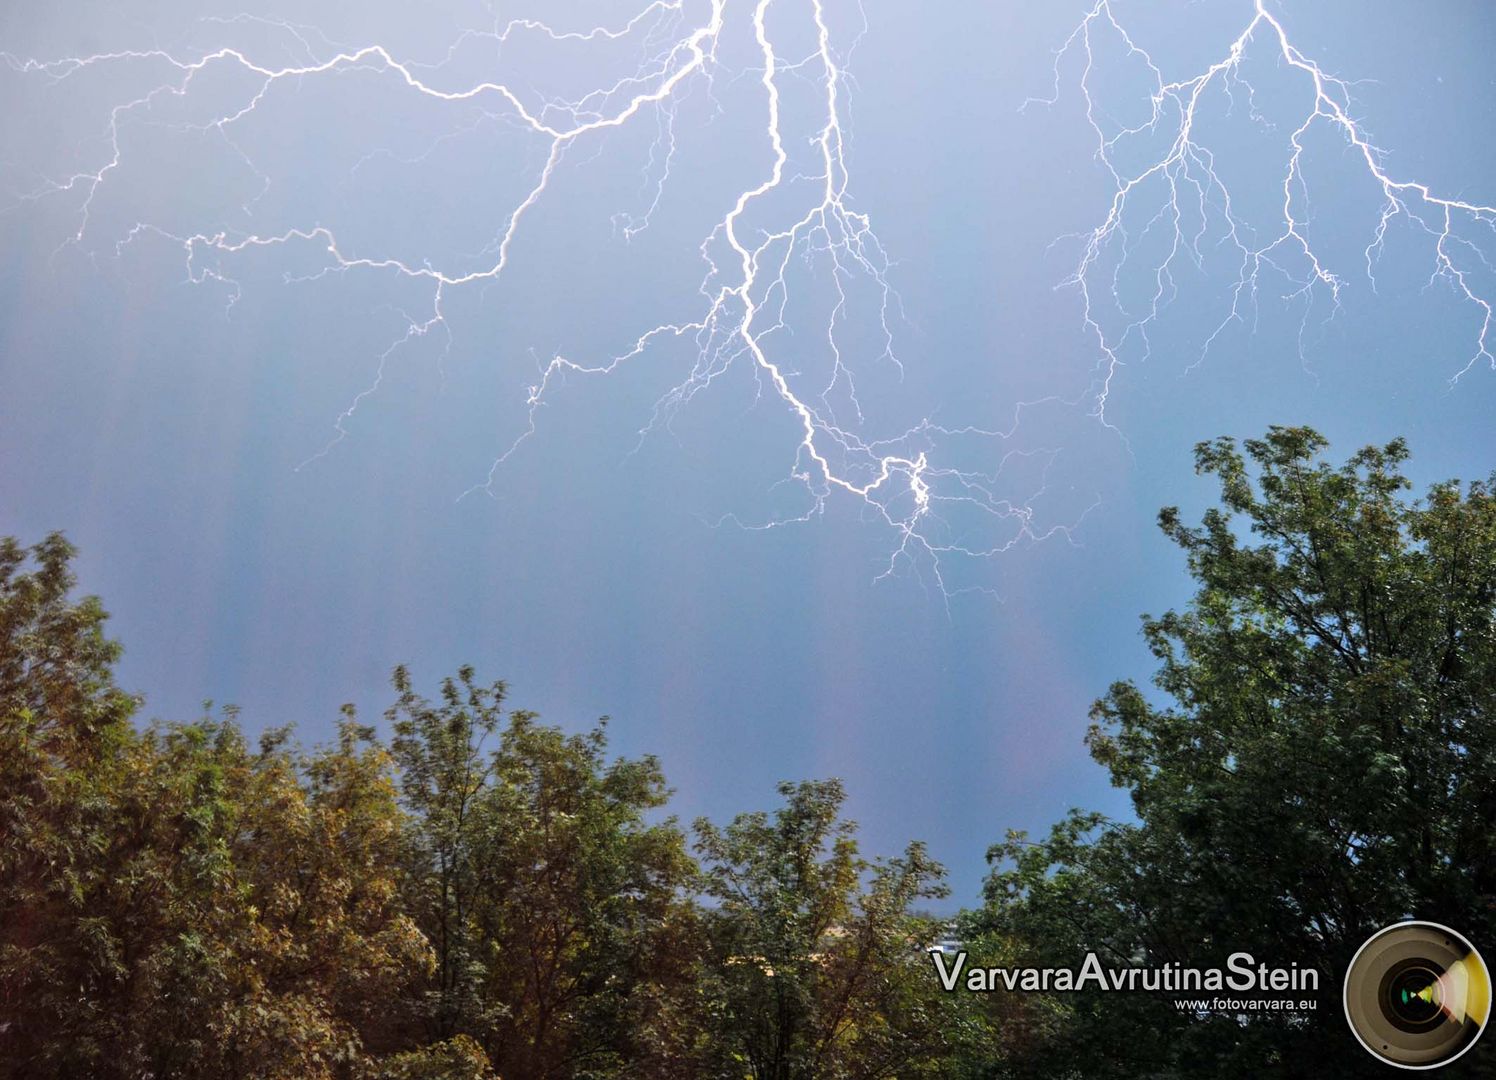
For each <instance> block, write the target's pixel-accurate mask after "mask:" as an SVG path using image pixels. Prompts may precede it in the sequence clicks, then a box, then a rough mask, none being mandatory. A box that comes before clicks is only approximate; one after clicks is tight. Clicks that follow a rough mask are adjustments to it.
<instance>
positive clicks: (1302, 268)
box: [1028, 0, 1496, 419]
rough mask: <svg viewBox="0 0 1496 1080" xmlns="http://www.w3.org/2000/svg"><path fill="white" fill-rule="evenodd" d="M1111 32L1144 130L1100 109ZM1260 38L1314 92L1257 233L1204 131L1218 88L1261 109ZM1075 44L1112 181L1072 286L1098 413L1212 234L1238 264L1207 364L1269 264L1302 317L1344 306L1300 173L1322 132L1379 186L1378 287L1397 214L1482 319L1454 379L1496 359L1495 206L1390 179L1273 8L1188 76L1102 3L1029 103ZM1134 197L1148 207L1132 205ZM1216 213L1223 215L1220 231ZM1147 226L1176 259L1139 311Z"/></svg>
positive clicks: (1260, 2)
mask: <svg viewBox="0 0 1496 1080" xmlns="http://www.w3.org/2000/svg"><path fill="white" fill-rule="evenodd" d="M1103 35H1108V36H1110V37H1111V39H1112V40H1113V41H1114V42H1116V43H1118V44H1120V46H1121V47H1122V49H1123V50H1125V53H1126V55H1127V57H1128V58H1129V59H1131V60H1134V61H1139V62H1141V64H1142V65H1143V67H1144V68H1145V69H1146V71H1147V72H1148V79H1149V80H1151V83H1152V86H1151V89H1150V91H1149V104H1150V109H1149V115H1148V118H1147V119H1146V120H1145V121H1144V122H1143V123H1141V124H1138V125H1135V126H1131V127H1128V126H1118V127H1117V128H1116V130H1113V131H1110V132H1109V131H1108V130H1107V128H1105V127H1104V126H1103V122H1102V120H1101V118H1100V117H1101V114H1102V109H1101V108H1100V106H1099V105H1098V102H1097V98H1096V95H1097V91H1096V90H1095V89H1094V79H1095V76H1096V73H1097V57H1096V46H1097V44H1098V43H1099V42H1101V41H1102V40H1104V38H1103ZM1254 45H1260V46H1261V47H1262V48H1264V49H1266V50H1268V51H1269V52H1270V55H1271V56H1273V57H1274V59H1275V60H1276V61H1277V62H1278V63H1279V64H1280V66H1281V67H1283V68H1286V69H1287V70H1289V71H1291V72H1293V73H1296V74H1297V75H1298V76H1300V77H1302V79H1303V80H1304V94H1303V96H1304V98H1305V99H1306V100H1305V104H1304V107H1303V110H1302V112H1301V113H1299V114H1298V116H1297V119H1296V121H1295V126H1294V127H1293V128H1292V131H1291V133H1290V135H1289V137H1288V149H1287V160H1286V161H1285V163H1284V166H1283V171H1282V179H1281V192H1280V193H1279V194H1280V196H1281V218H1280V220H1278V221H1277V222H1276V223H1275V225H1273V227H1272V228H1270V229H1269V230H1268V232H1269V235H1268V236H1266V237H1265V238H1262V239H1258V238H1257V236H1256V235H1255V234H1254V231H1253V229H1252V228H1251V227H1250V226H1249V225H1248V223H1247V222H1246V220H1245V219H1244V217H1243V216H1242V215H1241V214H1239V213H1238V212H1237V211H1236V209H1235V208H1234V205H1233V200H1232V193H1231V190H1230V189H1229V188H1228V186H1227V184H1226V182H1225V181H1224V180H1223V179H1222V177H1221V175H1220V173H1219V171H1218V169H1217V165H1216V160H1215V157H1214V155H1213V154H1212V152H1211V150H1210V148H1209V147H1208V146H1207V145H1206V143H1205V141H1204V137H1203V135H1202V134H1201V132H1200V127H1201V126H1202V124H1201V119H1202V117H1201V113H1202V102H1203V101H1205V99H1206V95H1207V93H1208V92H1210V91H1212V90H1219V91H1221V92H1222V93H1223V94H1225V95H1226V96H1227V98H1228V99H1229V100H1231V101H1233V102H1234V97H1233V96H1232V95H1233V94H1234V93H1235V92H1237V91H1236V88H1238V87H1244V88H1245V90H1246V93H1247V94H1248V96H1249V98H1253V99H1254V107H1255V93H1256V91H1255V89H1254V87H1253V86H1252V84H1251V83H1250V82H1249V81H1248V80H1247V78H1246V76H1245V75H1244V73H1243V65H1244V63H1245V61H1246V60H1247V57H1248V52H1249V50H1250V49H1251V48H1252V47H1253V46H1254ZM1077 51H1078V52H1079V53H1080V54H1081V55H1082V56H1083V57H1084V67H1083V70H1082V73H1081V76H1080V79H1079V91H1080V94H1081V97H1082V100H1083V101H1084V106H1085V114H1086V118H1087V120H1088V122H1089V124H1090V127H1091V130H1092V132H1093V133H1094V136H1095V143H1096V150H1095V156H1096V159H1097V160H1098V161H1099V162H1100V163H1101V165H1102V166H1103V167H1104V168H1105V169H1106V170H1107V172H1108V174H1109V175H1110V178H1111V180H1112V182H1113V184H1114V190H1113V192H1112V196H1111V201H1110V204H1109V206H1108V208H1107V213H1106V215H1105V217H1104V218H1103V219H1102V221H1101V223H1100V224H1098V225H1097V226H1096V227H1095V228H1094V229H1093V230H1092V231H1091V232H1090V233H1088V234H1085V235H1083V236H1082V237H1081V238H1080V239H1081V246H1082V250H1081V256H1080V260H1079V262H1078V264H1077V265H1076V267H1075V270H1074V272H1073V273H1072V274H1071V276H1070V278H1069V279H1068V282H1067V283H1068V284H1070V285H1073V286H1075V287H1076V288H1077V289H1078V291H1079V292H1080V295H1081V299H1082V305H1083V310H1084V321H1085V328H1086V331H1087V333H1088V335H1090V336H1091V337H1093V338H1094V340H1095V342H1096V345H1097V348H1098V349H1099V353H1100V365H1099V371H1100V375H1099V380H1098V387H1097V390H1096V394H1095V411H1096V413H1097V415H1098V416H1101V417H1102V418H1103V419H1104V418H1105V410H1106V404H1107V398H1108V396H1109V394H1110V392H1111V390H1112V382H1113V379H1114V377H1115V376H1116V374H1117V372H1118V369H1119V368H1120V367H1122V366H1123V365H1124V364H1125V362H1126V361H1125V360H1124V352H1125V350H1126V348H1127V344H1128V342H1129V339H1132V338H1134V337H1136V339H1137V340H1138V342H1139V343H1140V345H1141V351H1142V356H1143V357H1146V356H1147V355H1148V352H1149V350H1150V348H1151V346H1150V343H1149V337H1148V334H1149V329H1150V327H1152V326H1153V324H1154V323H1155V322H1156V321H1157V320H1158V318H1159V315H1160V312H1161V310H1162V309H1163V308H1164V307H1165V306H1166V305H1167V304H1168V302H1169V301H1170V299H1172V298H1173V296H1174V295H1175V294H1176V292H1177V282H1176V279H1175V266H1176V264H1177V263H1178V261H1179V260H1180V259H1182V258H1187V259H1189V260H1191V261H1193V262H1194V263H1195V265H1196V266H1198V265H1199V264H1200V262H1201V260H1202V258H1203V253H1202V247H1201V245H1202V241H1204V240H1205V239H1206V238H1207V237H1209V238H1211V239H1213V240H1215V241H1218V242H1219V243H1220V244H1222V245H1225V246H1228V247H1229V249H1230V250H1232V251H1233V252H1234V253H1235V255H1236V256H1237V257H1239V260H1240V261H1239V264H1238V266H1237V273H1236V278H1235V281H1234V283H1233V284H1232V286H1231V288H1230V305H1229V309H1228V310H1227V312H1226V314H1225V316H1224V317H1223V318H1222V319H1221V321H1220V323H1219V324H1218V325H1217V326H1216V327H1215V329H1214V330H1213V332H1211V333H1210V334H1209V336H1208V337H1207V338H1206V340H1205V342H1204V345H1203V348H1202V350H1201V353H1200V356H1199V358H1198V359H1197V360H1196V361H1195V364H1198V363H1200V362H1201V361H1203V360H1204V359H1205V358H1206V356H1207V355H1208V353H1209V351H1210V349H1211V347H1212V346H1213V345H1214V344H1215V342H1216V341H1217V339H1219V337H1220V336H1221V335H1222V334H1223V333H1224V332H1225V331H1226V330H1227V328H1228V327H1230V326H1231V325H1232V324H1233V323H1243V322H1245V321H1246V318H1247V315H1248V313H1249V312H1255V311H1256V310H1257V303H1258V293H1259V290H1260V288H1261V286H1262V284H1263V277H1264V274H1265V273H1266V272H1267V271H1272V272H1275V273H1276V274H1278V275H1281V276H1282V277H1283V278H1285V279H1286V280H1287V281H1288V282H1289V283H1290V289H1291V292H1290V293H1289V294H1287V296H1286V297H1285V299H1288V298H1299V299H1302V300H1303V301H1304V302H1305V313H1304V319H1305V321H1307V319H1308V312H1309V304H1310V303H1311V302H1312V301H1313V300H1314V298H1315V297H1316V296H1320V297H1325V298H1327V299H1328V301H1329V303H1330V305H1331V314H1332V315H1333V313H1334V312H1335V311H1337V310H1339V305H1340V297H1341V289H1342V287H1343V285H1344V284H1345V281H1346V278H1345V277H1344V276H1343V275H1342V274H1340V273H1337V272H1336V271H1335V270H1334V269H1332V268H1331V266H1330V265H1328V263H1327V262H1326V260H1325V259H1323V258H1322V257H1321V256H1320V254H1319V253H1318V252H1317V251H1316V249H1315V247H1314V245H1313V244H1312V243H1311V242H1310V239H1309V236H1308V234H1307V225H1306V222H1307V207H1306V203H1307V198H1308V192H1307V183H1306V180H1305V176H1304V171H1303V165H1304V155H1305V152H1306V139H1307V137H1308V136H1309V134H1310V133H1311V131H1313V130H1315V129H1316V128H1319V127H1323V128H1327V129H1328V130H1329V131H1330V132H1332V133H1335V134H1338V136H1339V137H1340V138H1341V139H1342V140H1343V141H1344V144H1345V146H1346V147H1347V148H1348V150H1350V151H1351V152H1352V154H1353V156H1354V158H1355V159H1356V160H1357V161H1358V162H1359V163H1360V164H1361V165H1363V166H1364V168H1365V171H1366V175H1367V176H1368V177H1369V179H1370V180H1371V181H1372V182H1373V184H1374V185H1375V187H1376V188H1377V189H1378V190H1379V191H1380V194H1381V199H1382V203H1381V211H1380V216H1379V219H1378V221H1377V223H1376V226H1375V228H1374V229H1373V230H1372V232H1371V236H1370V238H1369V240H1368V243H1367V244H1366V247H1365V252H1364V255H1365V271H1366V275H1367V278H1368V279H1369V281H1370V283H1371V285H1372V287H1373V289H1374V288H1375V285H1376V278H1375V268H1376V264H1377V261H1378V258H1379V257H1380V255H1381V254H1382V253H1383V251H1384V248H1385V243H1386V239H1387V233H1388V229H1389V227H1390V226H1391V225H1392V224H1393V223H1394V221H1396V220H1397V219H1402V220H1403V221H1405V222H1406V223H1409V224H1410V225H1411V226H1412V227H1413V228H1414V229H1417V230H1420V231H1421V232H1422V233H1424V234H1426V235H1427V237H1428V238H1429V240H1430V242H1431V249H1430V254H1431V260H1432V268H1431V271H1430V277H1429V281H1430V283H1433V282H1435V281H1438V280H1443V281H1445V282H1447V283H1448V284H1449V285H1450V286H1451V287H1452V288H1453V290H1454V292H1455V295H1456V296H1457V297H1458V298H1459V299H1460V300H1461V301H1463V302H1464V303H1465V304H1466V305H1467V306H1468V307H1469V308H1471V309H1472V310H1473V314H1474V316H1475V324H1476V325H1475V329H1474V333H1473V342H1472V345H1471V351H1470V353H1469V355H1468V357H1467V358H1466V359H1465V360H1464V363H1463V365H1462V366H1461V367H1460V368H1459V369H1458V370H1457V371H1456V372H1455V373H1454V374H1453V376H1452V378H1451V382H1455V381H1457V380H1458V379H1459V378H1460V377H1461V376H1463V375H1465V374H1467V373H1468V372H1469V371H1470V370H1471V369H1472V368H1473V367H1474V366H1475V365H1476V364H1477V363H1478V362H1480V361H1485V362H1486V363H1487V364H1490V365H1492V366H1493V367H1496V355H1493V353H1492V342H1491V331H1492V316H1493V308H1492V304H1493V299H1492V296H1491V295H1489V294H1488V293H1486V292H1485V291H1483V288H1482V286H1480V285H1478V284H1477V282H1476V279H1477V277H1478V276H1479V275H1480V273H1481V272H1482V271H1485V272H1489V271H1490V269H1491V264H1490V263H1489V262H1488V261H1487V259H1486V256H1485V255H1484V254H1483V253H1482V251H1481V249H1480V246H1479V245H1478V244H1477V243H1476V242H1475V241H1474V240H1472V239H1471V238H1470V235H1469V234H1468V232H1471V231H1473V232H1474V233H1475V234H1476V235H1478V236H1479V237H1481V238H1482V239H1483V240H1485V241H1487V242H1488V241H1489V240H1491V239H1492V238H1493V237H1496V207H1493V206H1490V205H1486V204H1483V203H1477V202H1467V201H1465V200H1463V199H1455V198H1449V197H1446V196H1442V195H1440V194H1437V193H1436V192H1435V190H1434V188H1433V187H1432V185H1430V184H1428V183H1425V182H1422V181H1418V180H1409V179H1402V178H1398V177H1396V176H1394V175H1393V173H1392V172H1391V171H1390V170H1389V168H1388V167H1387V165H1386V160H1387V157H1386V154H1385V153H1384V151H1383V150H1381V149H1380V148H1378V147H1377V146H1376V144H1375V143H1373V142H1372V140H1371V138H1370V136H1369V135H1368V133H1367V131H1366V128H1365V126H1364V124H1363V123H1362V122H1361V121H1359V120H1357V119H1356V118H1355V117H1354V116H1352V114H1351V108H1352V106H1351V94H1350V85H1351V84H1349V83H1348V82H1347V81H1346V80H1344V79H1341V78H1337V77H1336V76H1334V75H1332V74H1330V73H1328V72H1326V71H1325V70H1323V69H1322V68H1321V67H1320V66H1319V65H1318V64H1317V63H1316V62H1315V61H1314V60H1312V59H1310V58H1309V57H1308V56H1306V55H1305V53H1304V52H1303V51H1301V50H1300V49H1299V48H1298V47H1297V46H1296V45H1294V43H1293V42H1292V41H1291V40H1290V38H1289V34H1288V31H1287V29H1286V28H1285V26H1284V23H1283V21H1282V20H1281V19H1280V18H1279V17H1277V16H1275V15H1274V14H1272V13H1271V12H1270V11H1269V10H1268V8H1267V4H1266V2H1265V0H1254V4H1253V10H1252V16H1251V19H1250V20H1249V21H1248V23H1247V25H1246V26H1245V28H1244V29H1243V30H1242V31H1241V32H1240V33H1239V34H1238V35H1237V36H1236V38H1235V39H1234V40H1232V42H1231V44H1230V46H1229V47H1228V48H1227V50H1226V51H1225V54H1224V55H1223V56H1221V58H1220V59H1218V60H1216V61H1215V62H1214V63H1212V64H1210V65H1209V66H1208V67H1206V68H1205V69H1204V70H1202V71H1199V72H1198V73H1196V74H1193V75H1190V76H1188V77H1187V78H1182V79H1170V78H1167V77H1166V76H1165V75H1164V73H1163V71H1162V70H1161V68H1160V66H1159V64H1158V63H1157V62H1155V60H1154V57H1153V56H1152V55H1151V54H1150V53H1149V52H1148V51H1147V50H1145V49H1144V48H1143V47H1142V46H1140V45H1139V44H1138V43H1137V42H1136V41H1135V40H1134V38H1133V37H1132V35H1131V34H1130V33H1129V32H1128V30H1127V29H1126V28H1125V27H1124V25H1123V23H1122V21H1120V20H1119V19H1118V17H1117V15H1116V13H1115V11H1114V10H1113V2H1112V0H1096V3H1095V5H1094V6H1093V7H1092V8H1091V9H1090V11H1089V12H1088V13H1087V14H1086V15H1085V17H1084V18H1083V19H1082V21H1081V23H1080V25H1079V26H1077V27H1076V29H1075V30H1074V32H1073V33H1072V34H1071V35H1070V37H1069V38H1068V39H1067V40H1066V41H1065V43H1064V45H1063V46H1062V47H1061V49H1060V50H1059V51H1058V53H1057V54H1056V58H1055V68H1054V80H1055V81H1054V90H1053V93H1052V94H1051V96H1050V97H1048V98H1037V99H1031V100H1030V102H1029V103H1028V104H1034V103H1038V104H1044V105H1053V104H1054V103H1055V102H1056V101H1058V100H1059V98H1060V96H1061V93H1062V82H1063V76H1062V65H1063V63H1064V62H1065V60H1066V59H1067V57H1069V56H1070V55H1071V54H1072V53H1075V52H1077ZM1160 135H1163V136H1164V137H1163V139H1162V144H1163V148H1162V152H1161V153H1157V154H1144V155H1142V164H1141V165H1136V164H1134V165H1133V166H1132V167H1130V168H1129V167H1128V166H1127V165H1126V164H1123V163H1122V161H1121V160H1120V159H1121V158H1122V157H1123V154H1122V151H1123V150H1124V149H1129V150H1130V149H1131V147H1132V146H1133V145H1135V144H1136V143H1137V142H1139V141H1141V140H1143V139H1151V138H1157V137H1159V136H1160ZM1155 189H1161V190H1162V192H1163V194H1162V196H1161V197H1160V198H1158V199H1157V201H1156V202H1152V201H1149V200H1150V198H1151V196H1150V191H1153V190H1155ZM1135 204H1139V205H1138V209H1137V210H1136V211H1134V206H1135ZM1212 212H1213V213H1214V214H1215V215H1217V217H1218V222H1219V223H1218V224H1216V225H1214V226H1212V225H1211V214H1212ZM1139 220H1143V221H1146V224H1145V225H1144V226H1143V231H1147V230H1148V229H1150V228H1152V227H1154V226H1156V225H1158V224H1160V223H1163V225H1164V227H1165V228H1166V229H1168V230H1170V232H1171V234H1172V235H1171V236H1169V237H1168V240H1169V250H1168V254H1167V255H1166V256H1165V257H1164V258H1163V259H1162V260H1161V261H1159V262H1157V263H1155V264H1154V265H1152V266H1151V267H1150V272H1151V274H1152V277H1153V282H1154V285H1153V292H1152V295H1151V297H1150V299H1149V301H1148V303H1147V304H1146V306H1145V307H1144V308H1143V309H1142V310H1141V311H1137V310H1132V311H1129V310H1128V306H1127V305H1126V304H1124V302H1123V300H1122V299H1121V297H1120V295H1119V292H1118V288H1117V280H1118V277H1119V275H1120V274H1121V272H1122V269H1123V267H1124V265H1125V264H1126V262H1127V259H1128V256H1129V254H1130V248H1129V244H1130V241H1131V240H1132V239H1133V237H1132V236H1130V234H1129V229H1128V225H1129V223H1132V222H1136V221H1139ZM1108 257H1114V258H1115V259H1116V263H1115V265H1114V267H1113V269H1112V271H1111V274H1110V284H1107V277H1108V275H1107V274H1106V273H1105V268H1104V261H1105V259H1106V258H1108ZM1103 293H1104V294H1106V295H1107V297H1108V299H1107V301H1106V303H1107V304H1109V305H1110V306H1111V309H1112V311H1114V312H1115V313H1116V314H1117V315H1119V316H1120V322H1121V329H1120V330H1119V329H1116V328H1115V327H1112V328H1110V329H1109V328H1108V326H1107V325H1105V324H1108V323H1111V322H1112V321H1113V320H1112V319H1111V318H1110V315H1111V314H1112V311H1108V312H1103V311H1102V307H1103V303H1102V300H1101V297H1102V294H1103ZM1303 333H1304V323H1301V325H1300V335H1299V343H1300V359H1301V360H1304V359H1305V358H1304V353H1303ZM1193 366H1194V365H1191V367H1193Z"/></svg>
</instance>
